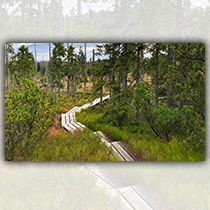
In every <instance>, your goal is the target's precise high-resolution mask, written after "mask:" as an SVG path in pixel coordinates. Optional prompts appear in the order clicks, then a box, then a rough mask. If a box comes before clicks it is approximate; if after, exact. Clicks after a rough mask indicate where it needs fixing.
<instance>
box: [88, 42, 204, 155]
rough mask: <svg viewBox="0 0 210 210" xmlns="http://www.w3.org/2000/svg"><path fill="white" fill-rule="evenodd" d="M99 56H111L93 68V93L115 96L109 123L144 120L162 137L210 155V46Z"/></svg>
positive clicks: (119, 50) (120, 47)
mask: <svg viewBox="0 0 210 210" xmlns="http://www.w3.org/2000/svg"><path fill="white" fill-rule="evenodd" d="M96 54H97V55H105V56H107V58H106V59H101V60H100V59H98V60H97V62H94V63H93V64H92V66H91V68H90V72H91V73H90V75H91V76H92V81H93V83H94V86H93V89H94V92H98V93H100V94H101V96H102V89H103V87H104V86H105V87H106V88H107V89H108V90H109V92H110V95H111V100H112V105H111V109H109V110H106V111H105V112H104V118H103V119H104V120H105V121H106V122H107V123H112V124H113V125H114V126H118V127H123V126H124V125H133V127H136V126H137V125H138V123H139V122H140V121H142V120H145V121H147V123H148V126H149V127H150V128H151V129H152V131H153V132H154V133H155V134H156V136H157V137H160V138H162V139H165V140H166V141H168V142H169V141H170V140H171V139H172V137H176V138H177V139H179V140H180V141H184V142H187V143H189V144H190V145H191V146H192V147H193V148H194V149H196V150H199V151H204V150H205V44H203V43H175V44H172V43H168V44H162V43H151V44H149V43H142V44H136V43H110V44H104V45H102V46H98V47H97V52H96ZM161 97H164V98H165V99H166V100H165V101H163V100H159V99H160V98H161Z"/></svg>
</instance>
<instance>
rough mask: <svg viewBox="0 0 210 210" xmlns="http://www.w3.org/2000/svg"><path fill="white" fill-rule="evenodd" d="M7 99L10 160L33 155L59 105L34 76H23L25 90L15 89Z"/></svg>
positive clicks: (6, 130)
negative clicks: (41, 87)
mask: <svg viewBox="0 0 210 210" xmlns="http://www.w3.org/2000/svg"><path fill="white" fill-rule="evenodd" d="M9 95H10V97H11V99H6V100H5V147H6V154H5V159H6V160H14V159H18V158H21V157H22V156H25V157H29V156H30V154H31V153H32V151H33V150H34V148H35V147H36V143H37V142H38V141H39V140H40V139H41V138H42V137H43V136H44V135H45V134H46V132H47V130H48V129H49V127H50V126H51V125H52V122H53V118H54V116H55V114H56V110H57V107H56V106H55V101H53V95H50V94H48V93H47V92H45V91H42V90H40V88H39V87H38V86H37V85H36V84H35V82H34V81H32V80H31V79H22V82H21V91H19V90H17V89H12V90H11V91H10V93H9Z"/></svg>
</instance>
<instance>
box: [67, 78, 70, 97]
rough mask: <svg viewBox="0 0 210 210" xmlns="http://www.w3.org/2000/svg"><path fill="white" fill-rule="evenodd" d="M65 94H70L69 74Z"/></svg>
mask: <svg viewBox="0 0 210 210" xmlns="http://www.w3.org/2000/svg"><path fill="white" fill-rule="evenodd" d="M67 94H68V95H69V94H70V76H68V80H67Z"/></svg>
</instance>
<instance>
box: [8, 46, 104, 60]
mask: <svg viewBox="0 0 210 210" xmlns="http://www.w3.org/2000/svg"><path fill="white" fill-rule="evenodd" d="M12 44H13V47H14V49H15V53H17V51H18V48H19V47H20V46H21V45H25V46H26V47H28V50H29V52H31V53H33V55H34V56H35V48H34V43H12ZM70 44H71V43H69V45H70ZM97 44H102V43H87V44H86V56H87V61H88V60H89V59H90V58H92V52H93V49H96V45H97ZM84 45H85V44H84V43H73V47H75V53H76V54H78V52H79V48H80V46H81V47H82V50H83V52H84ZM53 46H54V45H53V44H52V43H51V50H52V49H53ZM64 46H65V47H67V44H66V43H64ZM36 54H37V61H48V60H49V43H36ZM96 60H97V57H96Z"/></svg>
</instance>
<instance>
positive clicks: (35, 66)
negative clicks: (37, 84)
mask: <svg viewBox="0 0 210 210" xmlns="http://www.w3.org/2000/svg"><path fill="white" fill-rule="evenodd" d="M34 57H35V62H34V69H35V80H37V63H36V62H37V56H36V43H34Z"/></svg>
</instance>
